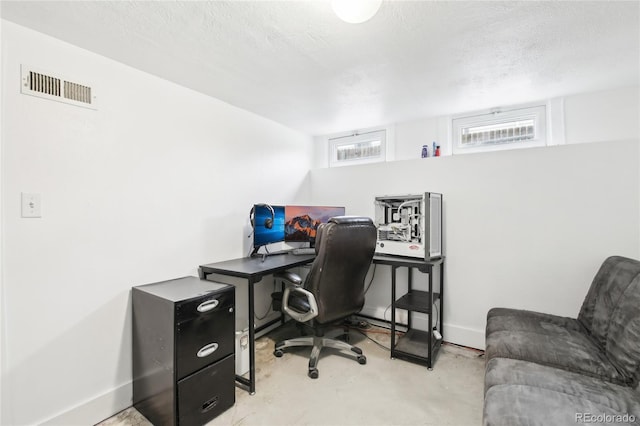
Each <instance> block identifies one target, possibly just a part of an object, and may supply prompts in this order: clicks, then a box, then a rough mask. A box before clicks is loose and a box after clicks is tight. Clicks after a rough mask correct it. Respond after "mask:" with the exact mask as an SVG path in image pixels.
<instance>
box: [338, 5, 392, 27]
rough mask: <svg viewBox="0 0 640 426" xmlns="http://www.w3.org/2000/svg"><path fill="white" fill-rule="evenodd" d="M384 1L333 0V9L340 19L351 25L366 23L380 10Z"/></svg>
mask: <svg viewBox="0 0 640 426" xmlns="http://www.w3.org/2000/svg"><path fill="white" fill-rule="evenodd" d="M381 4H382V0H332V1H331V7H332V8H333V11H334V12H335V13H336V15H338V18H340V19H342V20H343V21H345V22H348V23H350V24H360V23H362V22H366V21H368V20H369V19H371V18H373V16H374V15H375V14H376V13H377V12H378V9H380V5H381Z"/></svg>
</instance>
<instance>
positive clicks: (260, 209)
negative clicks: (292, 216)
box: [252, 204, 284, 251]
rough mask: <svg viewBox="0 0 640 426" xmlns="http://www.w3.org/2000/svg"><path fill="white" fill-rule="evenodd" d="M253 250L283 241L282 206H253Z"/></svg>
mask: <svg viewBox="0 0 640 426" xmlns="http://www.w3.org/2000/svg"><path fill="white" fill-rule="evenodd" d="M252 217H253V248H254V249H255V250H256V251H257V249H259V248H260V247H262V246H266V245H267V244H272V243H277V242H280V241H284V206H271V205H268V204H255V205H254V206H253V214H252Z"/></svg>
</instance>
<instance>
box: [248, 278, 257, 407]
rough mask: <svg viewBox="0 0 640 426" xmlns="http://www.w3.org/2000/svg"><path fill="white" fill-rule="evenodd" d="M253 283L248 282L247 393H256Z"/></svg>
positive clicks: (251, 281)
mask: <svg viewBox="0 0 640 426" xmlns="http://www.w3.org/2000/svg"><path fill="white" fill-rule="evenodd" d="M254 284H255V283H254V282H253V280H249V393H250V394H251V395H255V393H256V336H255V334H256V332H255V312H254V306H253V302H254V291H253V290H254Z"/></svg>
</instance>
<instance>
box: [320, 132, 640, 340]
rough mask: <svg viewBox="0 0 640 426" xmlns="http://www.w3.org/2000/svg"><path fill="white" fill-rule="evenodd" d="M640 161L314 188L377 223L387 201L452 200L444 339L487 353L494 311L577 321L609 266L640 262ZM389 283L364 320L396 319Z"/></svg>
mask: <svg viewBox="0 0 640 426" xmlns="http://www.w3.org/2000/svg"><path fill="white" fill-rule="evenodd" d="M638 151H639V149H638V140H631V141H623V142H603V143H593V144H576V145H564V146H556V147H545V148H533V149H521V150H511V151H501V152H493V153H481V154H467V155H459V156H448V157H440V158H428V159H418V160H406V161H396V162H393V163H378V164H370V165H362V166H351V167H339V168H333V169H316V170H314V171H313V172H312V174H311V185H312V192H313V194H314V201H315V202H316V203H319V204H323V203H331V204H344V205H345V206H346V207H347V212H348V214H363V215H369V216H372V215H373V214H374V206H373V200H374V198H375V196H378V195H394V194H408V193H420V192H424V191H433V192H441V193H443V194H444V202H445V204H444V221H445V226H444V244H445V254H446V274H445V294H446V297H445V318H444V337H445V340H447V341H450V342H454V343H459V344H462V345H467V346H472V347H478V348H483V347H484V327H485V319H486V314H487V311H488V310H489V309H490V308H491V307H494V306H507V307H513V308H525V309H533V310H540V311H544V312H550V313H554V314H558V315H565V316H572V317H575V316H576V315H577V313H578V310H579V308H580V305H581V304H582V301H583V299H584V296H585V295H586V292H587V289H588V287H589V285H590V284H591V280H592V278H593V276H594V274H595V272H596V270H597V269H598V267H599V266H600V264H601V263H602V261H603V260H604V259H605V258H606V257H607V256H610V255H613V254H619V255H624V256H629V257H635V258H637V257H638V255H639V254H640V244H639V240H638V235H639V233H640V226H639V221H638V218H639V214H640V213H639V212H640V210H639V201H640V200H639V198H640V197H639V190H640V185H639V181H638V173H639V153H638ZM416 275H418V276H419V275H420V274H416ZM389 277H390V270H389V268H388V267H383V266H378V267H377V271H376V278H375V280H374V282H373V285H372V287H371V290H370V291H369V294H367V302H366V305H365V308H364V310H363V312H364V313H367V314H370V315H374V316H376V317H380V318H381V317H382V314H384V313H385V309H386V308H387V307H388V306H389V304H390V296H391V290H390V285H389ZM420 279H421V280H422V281H420ZM420 279H418V286H419V287H418V288H420V286H424V285H425V283H426V280H425V277H424V276H422V277H421V278H420ZM389 318H390V313H389V312H386V319H389ZM421 319H422V320H424V318H420V317H419V318H417V320H418V321H417V323H419V322H420V321H419V320H421ZM423 324H424V322H423ZM418 328H420V327H418Z"/></svg>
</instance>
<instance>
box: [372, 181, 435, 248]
mask: <svg viewBox="0 0 640 426" xmlns="http://www.w3.org/2000/svg"><path fill="white" fill-rule="evenodd" d="M375 224H376V227H377V228H378V240H377V243H376V253H377V254H386V255H394V256H406V257H417V258H420V259H425V260H431V259H437V258H439V257H442V194H436V193H433V192H425V193H423V194H415V195H398V196H382V197H376V199H375Z"/></svg>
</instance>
